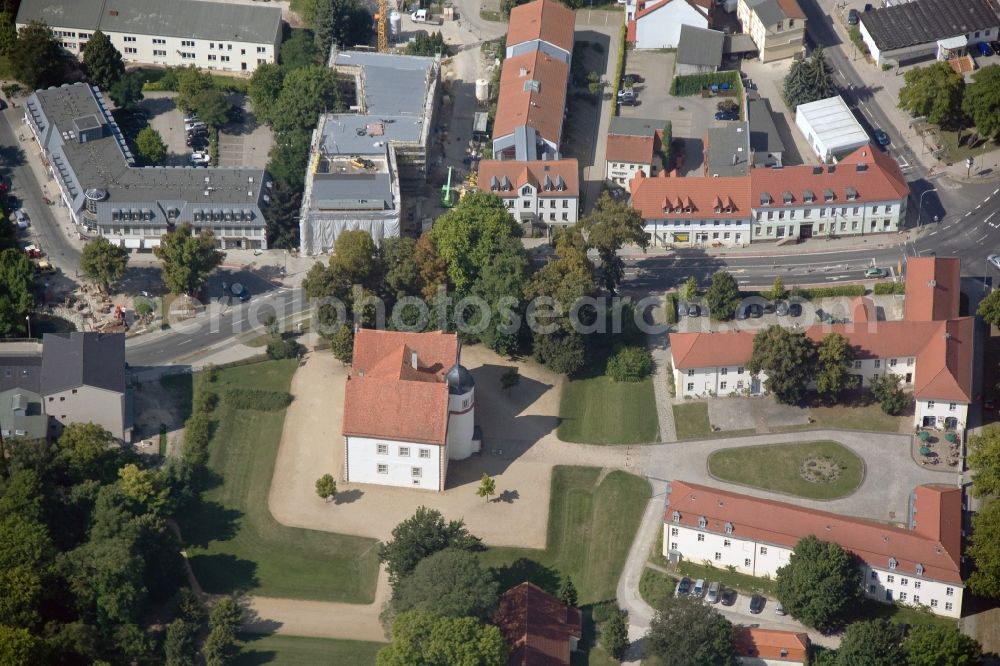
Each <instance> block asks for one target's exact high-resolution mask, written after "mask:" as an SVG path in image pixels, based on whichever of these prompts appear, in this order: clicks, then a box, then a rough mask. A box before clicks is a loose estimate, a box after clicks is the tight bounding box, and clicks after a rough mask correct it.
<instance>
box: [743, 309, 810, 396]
mask: <svg viewBox="0 0 1000 666" xmlns="http://www.w3.org/2000/svg"><path fill="white" fill-rule="evenodd" d="M815 363H816V349H815V346H814V345H813V342H812V340H810V339H809V338H807V337H806V335H805V333H801V332H794V331H790V330H788V329H786V328H783V327H781V326H777V325H774V326H768V327H767V328H766V329H764V330H763V331H761V332H760V333H758V334H757V335H755V336H754V339H753V354H752V355H751V357H750V361H749V362H748V363H747V370H749V371H750V374H752V375H759V374H761V373H762V372H763V373H766V374H767V380H766V381H765V382H764V385H765V386H766V387H767V390H768V391H770V392H771V393H773V394H774V397H775V398H776V399H777V400H778V402H782V403H785V404H796V403H798V402H799V401H801V400H802V397H803V396H804V395H805V392H806V387H807V386H808V385H809V382H810V381H812V377H813V370H814V367H815Z"/></svg>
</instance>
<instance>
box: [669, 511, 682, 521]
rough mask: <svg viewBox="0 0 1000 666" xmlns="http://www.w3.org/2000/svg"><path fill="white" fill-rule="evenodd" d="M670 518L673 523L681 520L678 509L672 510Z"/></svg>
mask: <svg viewBox="0 0 1000 666" xmlns="http://www.w3.org/2000/svg"><path fill="white" fill-rule="evenodd" d="M670 520H671V521H673V522H675V523H679V522H681V512H680V511H674V512H673V513H672V514H671V515H670Z"/></svg>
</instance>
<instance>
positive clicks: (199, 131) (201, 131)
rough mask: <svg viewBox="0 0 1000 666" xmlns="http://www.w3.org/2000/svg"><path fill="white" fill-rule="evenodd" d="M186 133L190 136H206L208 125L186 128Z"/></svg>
mask: <svg viewBox="0 0 1000 666" xmlns="http://www.w3.org/2000/svg"><path fill="white" fill-rule="evenodd" d="M187 135H188V136H189V137H192V136H204V137H208V127H207V126H206V127H195V128H194V129H190V130H188V131H187Z"/></svg>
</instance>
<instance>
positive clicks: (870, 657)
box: [837, 620, 907, 666]
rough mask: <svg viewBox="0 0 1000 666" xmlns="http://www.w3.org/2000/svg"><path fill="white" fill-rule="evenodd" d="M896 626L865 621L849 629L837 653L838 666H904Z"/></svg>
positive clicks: (904, 652)
mask: <svg viewBox="0 0 1000 666" xmlns="http://www.w3.org/2000/svg"><path fill="white" fill-rule="evenodd" d="M902 638H903V637H902V632H901V630H900V626H899V625H898V624H893V623H891V622H887V621H885V620H868V621H865V622H854V623H852V624H850V625H848V627H847V630H846V631H845V632H844V636H843V639H842V640H841V642H840V647H839V648H838V649H837V665H838V666H862V665H863V666H899V664H905V663H907V660H906V651H905V650H904V649H903V644H902Z"/></svg>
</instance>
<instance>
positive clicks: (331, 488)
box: [316, 474, 337, 502]
mask: <svg viewBox="0 0 1000 666" xmlns="http://www.w3.org/2000/svg"><path fill="white" fill-rule="evenodd" d="M316 494H317V495H319V496H320V497H322V498H323V499H325V500H326V501H327V502H329V501H330V500H332V499H335V498H336V497H337V482H336V481H334V480H333V475H332V474H324V475H323V476H321V477H319V478H318V479H316Z"/></svg>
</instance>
